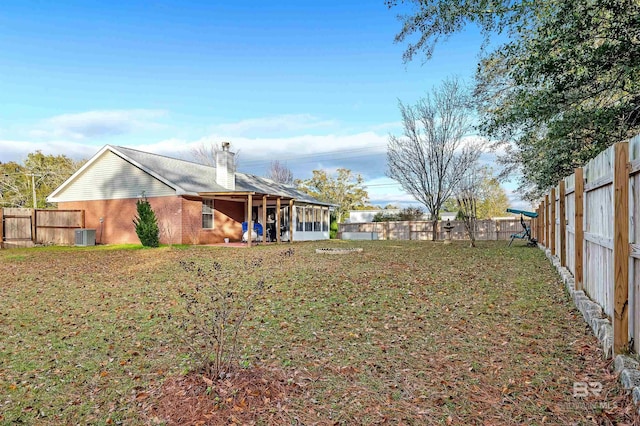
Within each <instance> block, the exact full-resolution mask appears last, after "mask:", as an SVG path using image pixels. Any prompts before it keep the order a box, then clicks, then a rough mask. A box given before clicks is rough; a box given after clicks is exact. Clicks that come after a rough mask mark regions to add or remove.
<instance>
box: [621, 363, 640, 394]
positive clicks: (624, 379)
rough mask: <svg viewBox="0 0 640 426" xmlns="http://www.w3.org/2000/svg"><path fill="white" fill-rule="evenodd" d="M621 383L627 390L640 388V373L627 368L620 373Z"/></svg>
mask: <svg viewBox="0 0 640 426" xmlns="http://www.w3.org/2000/svg"><path fill="white" fill-rule="evenodd" d="M620 383H621V384H622V387H623V388H625V389H627V390H629V389H633V388H635V387H638V386H640V371H638V370H633V369H631V368H625V369H624V370H622V371H621V372H620Z"/></svg>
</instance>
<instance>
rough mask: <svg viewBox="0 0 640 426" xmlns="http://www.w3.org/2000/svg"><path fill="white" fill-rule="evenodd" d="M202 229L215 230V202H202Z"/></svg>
mask: <svg viewBox="0 0 640 426" xmlns="http://www.w3.org/2000/svg"><path fill="white" fill-rule="evenodd" d="M202 229H213V200H202Z"/></svg>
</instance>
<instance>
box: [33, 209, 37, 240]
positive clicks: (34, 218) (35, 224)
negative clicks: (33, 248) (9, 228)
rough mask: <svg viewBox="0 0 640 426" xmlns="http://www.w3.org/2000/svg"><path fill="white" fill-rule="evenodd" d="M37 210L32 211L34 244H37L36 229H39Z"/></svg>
mask: <svg viewBox="0 0 640 426" xmlns="http://www.w3.org/2000/svg"><path fill="white" fill-rule="evenodd" d="M37 220H38V219H37V209H31V241H33V244H36V242H37V239H36V229H37V228H38V224H37V223H36V221H37Z"/></svg>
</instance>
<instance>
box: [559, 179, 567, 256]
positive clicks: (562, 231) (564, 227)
mask: <svg viewBox="0 0 640 426" xmlns="http://www.w3.org/2000/svg"><path fill="white" fill-rule="evenodd" d="M559 187H560V195H559V199H560V214H559V218H560V248H559V249H560V266H567V250H566V242H565V239H566V236H567V235H566V232H567V218H566V216H567V215H566V209H565V197H566V194H565V192H566V189H565V186H564V179H562V180H560V184H559Z"/></svg>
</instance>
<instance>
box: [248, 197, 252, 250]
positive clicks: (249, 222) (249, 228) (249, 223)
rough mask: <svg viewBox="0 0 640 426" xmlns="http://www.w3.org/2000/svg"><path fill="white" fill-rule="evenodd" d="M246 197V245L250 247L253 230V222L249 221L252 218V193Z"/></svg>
mask: <svg viewBox="0 0 640 426" xmlns="http://www.w3.org/2000/svg"><path fill="white" fill-rule="evenodd" d="M247 198H248V204H247V247H251V231H252V230H253V223H251V219H252V218H253V216H252V214H253V195H251V194H249V195H248V196H247Z"/></svg>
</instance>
